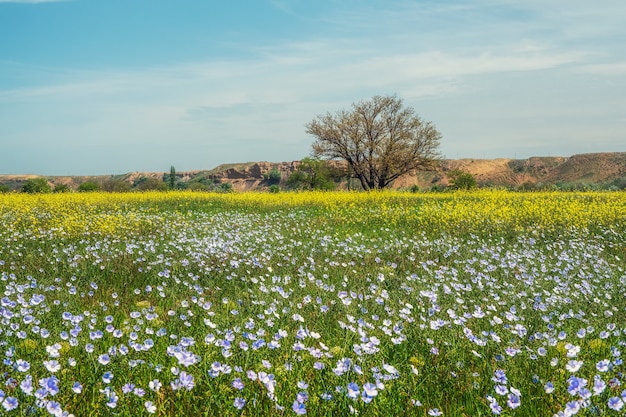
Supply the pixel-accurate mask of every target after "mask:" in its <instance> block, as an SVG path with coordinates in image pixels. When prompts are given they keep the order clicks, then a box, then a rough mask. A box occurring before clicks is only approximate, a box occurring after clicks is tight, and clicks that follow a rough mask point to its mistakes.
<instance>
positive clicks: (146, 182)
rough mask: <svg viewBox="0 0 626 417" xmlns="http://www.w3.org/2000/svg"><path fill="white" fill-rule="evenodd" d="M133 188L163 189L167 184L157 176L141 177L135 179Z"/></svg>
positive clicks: (143, 189) (141, 189) (137, 189)
mask: <svg viewBox="0 0 626 417" xmlns="http://www.w3.org/2000/svg"><path fill="white" fill-rule="evenodd" d="M133 189H135V190H136V191H163V190H166V189H167V184H165V183H164V182H163V181H161V180H159V179H157V178H150V177H141V178H139V179H138V180H137V181H135V183H134V185H133Z"/></svg>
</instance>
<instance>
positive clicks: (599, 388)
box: [593, 375, 606, 395]
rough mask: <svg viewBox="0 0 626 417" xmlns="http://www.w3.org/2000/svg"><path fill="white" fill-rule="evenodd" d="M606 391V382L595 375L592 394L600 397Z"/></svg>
mask: <svg viewBox="0 0 626 417" xmlns="http://www.w3.org/2000/svg"><path fill="white" fill-rule="evenodd" d="M605 389H606V382H604V380H603V379H602V378H601V377H600V375H595V376H594V377H593V392H594V393H595V394H596V395H600V394H602V393H603V392H604V390H605Z"/></svg>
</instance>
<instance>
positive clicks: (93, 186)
mask: <svg viewBox="0 0 626 417" xmlns="http://www.w3.org/2000/svg"><path fill="white" fill-rule="evenodd" d="M98 190H100V184H98V183H97V182H96V181H85V182H84V183H82V184H80V185H79V186H78V191H79V192H81V193H89V192H93V191H98Z"/></svg>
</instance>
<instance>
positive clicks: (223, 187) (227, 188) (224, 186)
mask: <svg viewBox="0 0 626 417" xmlns="http://www.w3.org/2000/svg"><path fill="white" fill-rule="evenodd" d="M220 191H221V192H223V193H232V192H233V185H232V184H231V183H229V182H223V183H221V184H220Z"/></svg>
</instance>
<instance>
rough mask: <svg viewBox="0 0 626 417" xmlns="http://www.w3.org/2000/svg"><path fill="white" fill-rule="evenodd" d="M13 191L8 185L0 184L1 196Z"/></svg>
mask: <svg viewBox="0 0 626 417" xmlns="http://www.w3.org/2000/svg"><path fill="white" fill-rule="evenodd" d="M9 191H11V187H9V186H8V185H6V184H0V194H4V193H8V192H9Z"/></svg>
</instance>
